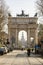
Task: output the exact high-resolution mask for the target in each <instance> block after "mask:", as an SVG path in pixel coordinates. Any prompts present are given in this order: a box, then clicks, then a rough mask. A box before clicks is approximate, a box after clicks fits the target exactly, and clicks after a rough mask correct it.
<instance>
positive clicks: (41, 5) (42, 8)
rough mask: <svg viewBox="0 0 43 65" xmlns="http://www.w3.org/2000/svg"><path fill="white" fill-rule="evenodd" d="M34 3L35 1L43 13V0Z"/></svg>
mask: <svg viewBox="0 0 43 65" xmlns="http://www.w3.org/2000/svg"><path fill="white" fill-rule="evenodd" d="M36 3H37V8H38V10H39V11H40V13H41V14H42V15H43V0H37V1H36Z"/></svg>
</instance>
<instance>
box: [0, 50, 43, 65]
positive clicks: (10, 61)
mask: <svg viewBox="0 0 43 65" xmlns="http://www.w3.org/2000/svg"><path fill="white" fill-rule="evenodd" d="M0 65H43V58H42V57H41V56H39V55H34V54H31V55H30V57H28V56H27V52H26V51H20V50H14V51H12V52H10V53H7V54H5V55H3V56H0Z"/></svg>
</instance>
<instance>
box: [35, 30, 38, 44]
mask: <svg viewBox="0 0 43 65" xmlns="http://www.w3.org/2000/svg"><path fill="white" fill-rule="evenodd" d="M35 42H36V44H38V32H37V30H36V31H35Z"/></svg>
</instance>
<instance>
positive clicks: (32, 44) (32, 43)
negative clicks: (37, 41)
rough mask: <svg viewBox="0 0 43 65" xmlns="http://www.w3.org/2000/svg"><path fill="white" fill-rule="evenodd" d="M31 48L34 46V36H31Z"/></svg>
mask: <svg viewBox="0 0 43 65" xmlns="http://www.w3.org/2000/svg"><path fill="white" fill-rule="evenodd" d="M30 43H31V48H34V37H31V38H30Z"/></svg>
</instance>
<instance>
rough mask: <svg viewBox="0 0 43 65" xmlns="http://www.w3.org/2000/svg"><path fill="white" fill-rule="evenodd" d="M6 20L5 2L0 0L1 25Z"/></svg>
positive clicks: (6, 9) (6, 8)
mask: <svg viewBox="0 0 43 65" xmlns="http://www.w3.org/2000/svg"><path fill="white" fill-rule="evenodd" d="M7 22H8V7H7V6H6V4H5V0H0V24H1V27H2V29H3V26H4V25H5V24H6V23H7Z"/></svg>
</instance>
